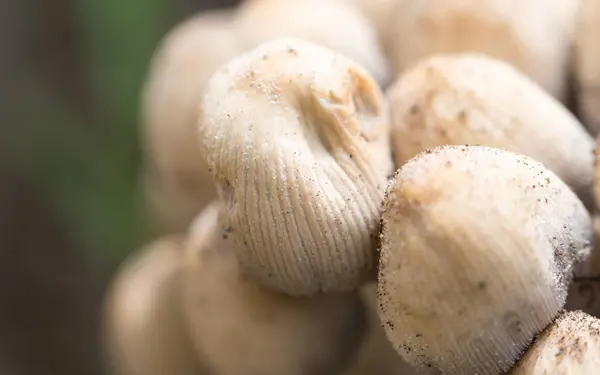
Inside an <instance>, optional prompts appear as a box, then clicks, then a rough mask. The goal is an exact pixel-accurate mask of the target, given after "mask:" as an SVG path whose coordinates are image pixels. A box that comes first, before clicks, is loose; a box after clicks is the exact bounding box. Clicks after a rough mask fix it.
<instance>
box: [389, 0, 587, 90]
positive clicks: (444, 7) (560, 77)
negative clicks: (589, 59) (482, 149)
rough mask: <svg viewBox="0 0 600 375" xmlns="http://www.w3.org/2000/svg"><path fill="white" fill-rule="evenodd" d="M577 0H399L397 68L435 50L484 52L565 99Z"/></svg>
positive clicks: (394, 28) (395, 16)
mask: <svg viewBox="0 0 600 375" xmlns="http://www.w3.org/2000/svg"><path fill="white" fill-rule="evenodd" d="M578 4H579V0H527V1H521V0H421V1H414V0H398V1H396V4H395V6H394V9H393V10H392V17H391V18H390V19H391V20H392V21H391V22H390V26H389V27H390V28H391V31H390V33H391V34H392V37H391V40H392V41H393V43H394V44H393V45H392V46H391V48H392V49H391V52H390V56H389V58H390V61H391V62H392V67H393V68H395V70H396V72H402V71H403V69H405V68H407V67H408V66H410V65H412V64H413V63H415V62H416V61H417V60H419V59H422V58H424V57H426V56H429V55H432V54H437V53H450V52H481V53H485V54H488V55H490V56H493V57H495V58H498V59H501V60H504V61H507V62H510V63H511V64H513V65H514V66H516V67H517V68H518V69H519V70H520V71H522V72H523V73H525V74H526V75H528V76H530V77H531V78H533V80H535V81H536V82H537V83H538V84H540V85H541V86H542V87H543V88H544V89H545V90H547V91H548V92H550V93H551V94H552V95H553V96H555V97H557V98H559V99H563V98H564V96H565V94H566V84H565V83H566V80H567V76H568V64H569V58H570V53H571V49H570V47H571V43H572V38H573V34H574V28H575V18H576V15H577V8H578Z"/></svg>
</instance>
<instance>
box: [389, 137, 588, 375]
mask: <svg viewBox="0 0 600 375" xmlns="http://www.w3.org/2000/svg"><path fill="white" fill-rule="evenodd" d="M384 205H385V210H384V214H383V219H382V221H383V233H382V245H381V256H380V265H379V267H380V268H379V285H378V301H379V306H380V317H381V320H382V322H383V324H384V328H385V330H386V333H387V336H388V338H389V340H390V341H391V342H392V344H394V347H395V348H396V350H397V351H398V352H399V353H400V354H401V355H402V356H403V357H404V358H405V359H406V360H407V361H408V362H410V363H413V364H415V365H417V366H420V367H421V368H423V369H425V370H429V371H430V372H435V371H438V370H439V371H442V372H443V373H445V374H490V375H492V374H500V373H503V372H504V371H507V370H509V369H510V368H511V367H512V365H513V364H514V363H515V361H516V360H517V359H518V358H519V356H520V355H521V353H522V352H523V351H524V350H525V349H526V348H527V346H528V345H529V343H530V342H531V340H532V339H533V337H534V336H535V335H536V334H537V333H539V332H540V331H541V330H543V329H544V328H545V327H546V326H547V325H548V324H549V323H550V322H551V321H552V320H553V319H554V318H555V317H556V316H557V315H558V314H559V312H560V310H561V309H562V308H563V305H564V302H565V298H566V294H567V288H568V286H569V283H570V280H571V276H572V271H573V267H574V266H575V265H576V264H577V263H579V262H580V261H582V260H583V259H584V258H585V257H586V256H587V255H588V254H589V251H590V247H591V246H592V241H593V233H592V223H591V219H590V216H589V214H588V212H587V211H586V209H585V208H584V206H583V204H582V203H581V202H580V201H579V199H578V198H577V197H576V196H575V195H574V194H573V192H572V191H571V190H570V189H569V188H568V187H567V186H566V185H565V184H564V183H563V182H562V181H561V180H560V179H559V178H558V177H557V176H556V175H555V174H554V173H552V172H551V171H549V170H547V169H546V168H544V167H543V166H542V165H541V164H539V163H538V162H536V161H534V160H532V159H530V158H528V157H525V156H523V155H518V154H514V153H511V152H508V151H501V150H497V149H492V148H488V147H481V146H445V147H440V148H436V149H434V150H430V151H427V152H424V153H421V154H419V155H418V156H416V157H415V158H413V159H411V160H410V161H409V162H408V163H407V164H405V165H404V166H403V167H402V168H401V169H400V170H399V171H398V172H397V173H396V176H395V178H394V180H393V181H392V183H391V184H390V186H389V187H388V191H387V193H386V199H385V203H384Z"/></svg>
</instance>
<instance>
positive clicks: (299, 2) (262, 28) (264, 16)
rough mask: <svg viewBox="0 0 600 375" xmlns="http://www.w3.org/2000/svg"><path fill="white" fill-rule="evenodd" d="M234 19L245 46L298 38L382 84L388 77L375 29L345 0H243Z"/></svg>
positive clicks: (250, 46)
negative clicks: (339, 56) (330, 52)
mask: <svg viewBox="0 0 600 375" xmlns="http://www.w3.org/2000/svg"><path fill="white" fill-rule="evenodd" d="M237 21H238V26H239V28H240V33H239V35H240V38H241V39H242V40H243V41H244V44H245V46H246V47H247V48H254V47H255V46H257V45H259V44H261V43H265V42H268V41H271V40H274V39H278V38H288V37H291V38H300V39H304V40H307V41H310V42H313V43H317V44H320V45H322V46H324V47H327V48H329V49H332V50H333V51H335V52H339V53H341V54H343V55H345V56H347V57H349V58H350V59H352V60H354V61H356V62H357V63H358V64H360V65H362V66H363V67H364V68H365V69H366V70H367V71H368V72H369V73H371V74H372V75H373V77H374V78H375V80H376V81H377V82H378V83H379V84H380V85H382V86H386V85H387V83H389V81H390V80H391V72H390V68H389V65H388V63H387V61H386V59H385V57H384V56H383V51H382V49H381V46H380V44H379V40H378V38H377V33H376V31H375V29H374V28H373V26H372V25H371V23H370V22H369V20H368V19H367V18H366V17H365V16H364V15H363V14H362V13H361V11H360V10H359V9H358V8H357V7H356V6H355V5H354V4H352V3H348V2H347V1H339V0H338V1H332V0H287V1H282V0H258V1H247V2H245V3H243V4H242V5H241V7H240V10H239V14H238V19H237Z"/></svg>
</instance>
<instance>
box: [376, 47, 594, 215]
mask: <svg viewBox="0 0 600 375" xmlns="http://www.w3.org/2000/svg"><path fill="white" fill-rule="evenodd" d="M387 97H388V99H389V103H390V108H391V126H392V143H393V152H394V155H395V159H396V166H397V167H400V166H401V165H403V164H404V163H405V162H406V161H407V160H409V159H410V158H412V157H413V156H415V155H416V154H418V153H419V152H421V151H424V150H426V149H429V148H433V147H436V146H442V145H446V144H451V145H461V144H481V145H485V146H490V147H495V148H501V149H507V150H509V151H513V152H517V153H521V154H524V155H527V156H529V157H532V158H533V159H535V160H538V161H540V162H542V163H543V164H544V165H546V166H547V167H548V168H550V169H551V170H552V171H553V172H554V173H556V174H557V175H558V176H559V177H560V178H561V179H562V180H563V181H564V182H566V183H567V184H568V185H569V186H570V187H571V188H572V189H573V190H574V191H575V192H576V193H577V194H578V195H579V197H580V199H581V200H582V201H583V202H584V203H585V204H586V206H587V207H589V208H591V207H592V206H593V194H592V187H593V178H594V169H593V168H594V167H593V165H594V154H593V150H594V147H595V146H594V140H593V139H592V138H591V137H590V135H589V134H588V133H587V132H586V130H585V129H584V127H583V126H582V125H581V124H580V123H579V122H578V121H577V119H576V118H575V117H574V116H573V115H572V114H571V113H570V112H569V111H568V110H567V109H566V108H564V107H563V106H562V104H560V103H559V102H558V101H556V100H555V99H554V98H552V97H551V96H550V95H548V94H547V93H546V92H544V91H543V90H542V89H541V88H540V87H539V86H538V85H536V84H535V83H534V82H533V81H532V80H530V79H529V78H527V77H526V76H525V75H523V74H521V73H519V71H518V70H516V69H515V68H513V67H512V66H510V65H509V64H507V63H504V62H502V61H500V60H496V59H493V58H490V57H487V56H485V55H482V54H471V53H464V54H447V55H434V56H431V57H428V58H426V59H423V60H421V61H419V62H417V63H416V64H415V65H414V66H412V67H411V68H409V69H407V70H406V71H405V72H404V73H403V74H402V75H401V76H400V77H399V78H398V80H397V81H396V82H395V83H394V84H393V85H392V86H391V87H390V89H389V90H388V92H387Z"/></svg>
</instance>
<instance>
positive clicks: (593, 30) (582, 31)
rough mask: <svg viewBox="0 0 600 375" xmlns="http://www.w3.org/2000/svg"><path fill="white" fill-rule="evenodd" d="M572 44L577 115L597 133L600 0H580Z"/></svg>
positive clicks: (599, 113)
mask: <svg viewBox="0 0 600 375" xmlns="http://www.w3.org/2000/svg"><path fill="white" fill-rule="evenodd" d="M580 2H581V5H580V7H579V13H578V18H577V22H576V24H577V27H576V29H575V41H574V48H573V73H574V78H575V81H576V84H575V86H576V90H577V93H576V95H577V103H578V107H579V108H578V112H579V116H580V117H581V118H582V121H583V123H584V124H585V125H586V127H587V128H588V129H589V130H590V132H591V133H592V134H594V135H598V133H600V43H598V40H599V39H600V0H580Z"/></svg>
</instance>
